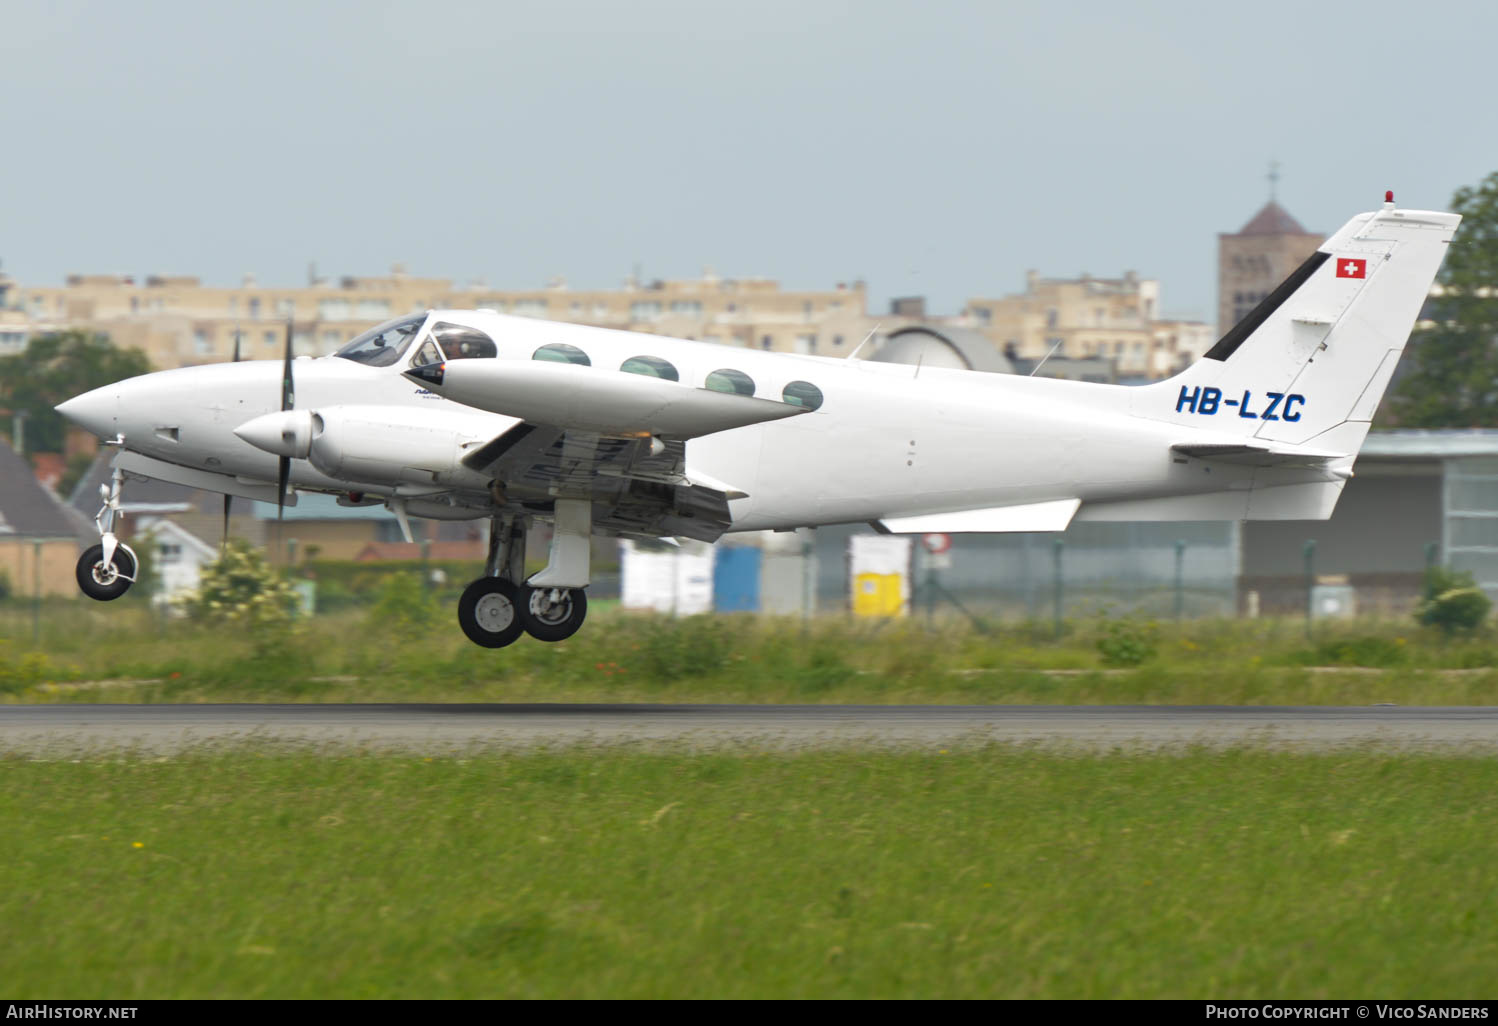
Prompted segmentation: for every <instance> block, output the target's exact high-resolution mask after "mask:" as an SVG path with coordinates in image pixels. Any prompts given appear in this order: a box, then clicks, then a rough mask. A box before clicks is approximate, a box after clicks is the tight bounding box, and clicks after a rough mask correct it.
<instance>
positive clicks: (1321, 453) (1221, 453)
mask: <svg viewBox="0 0 1498 1026" xmlns="http://www.w3.org/2000/svg"><path fill="white" fill-rule="evenodd" d="M1170 451H1171V452H1173V453H1177V454H1179V455H1181V456H1192V457H1195V458H1196V459H1199V460H1215V461H1216V462H1218V463H1237V464H1241V465H1244V466H1249V467H1324V466H1326V464H1328V463H1331V462H1333V461H1334V460H1341V459H1346V458H1347V455H1348V454H1347V453H1345V452H1327V451H1325V450H1322V449H1301V448H1296V447H1295V446H1291V445H1274V444H1272V443H1270V444H1262V443H1256V442H1206V443H1200V442H1191V443H1186V444H1182V445H1172V446H1171V447H1170Z"/></svg>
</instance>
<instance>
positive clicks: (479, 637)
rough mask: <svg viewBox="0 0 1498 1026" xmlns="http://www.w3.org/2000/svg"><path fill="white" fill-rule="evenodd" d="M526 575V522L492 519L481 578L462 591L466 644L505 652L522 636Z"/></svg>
mask: <svg viewBox="0 0 1498 1026" xmlns="http://www.w3.org/2000/svg"><path fill="white" fill-rule="evenodd" d="M524 573H525V520H524V518H521V517H512V516H511V517H495V518H494V519H493V520H492V521H490V525H489V558H488V560H487V561H486V563H485V565H484V576H483V577H480V578H479V579H478V580H476V581H474V582H473V583H472V584H470V585H469V586H468V587H467V588H465V589H463V595H462V597H461V598H459V599H458V625H459V626H460V627H462V628H463V633H464V634H466V635H468V640H469V641H471V642H473V643H474V644H475V645H483V646H484V647H485V648H504V647H505V646H506V645H511V644H514V643H515V640H516V639H517V638H519V637H520V635H521V634H523V633H524V632H525V623H524V622H523V621H522V620H521V618H520V605H521V597H520V588H519V586H517V585H516V584H515V581H516V580H517V579H519V578H520V577H521V576H523V575H524Z"/></svg>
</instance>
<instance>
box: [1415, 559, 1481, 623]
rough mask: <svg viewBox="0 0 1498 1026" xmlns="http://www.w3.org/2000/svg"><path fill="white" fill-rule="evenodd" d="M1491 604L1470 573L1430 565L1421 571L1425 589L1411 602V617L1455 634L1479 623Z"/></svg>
mask: <svg viewBox="0 0 1498 1026" xmlns="http://www.w3.org/2000/svg"><path fill="white" fill-rule="evenodd" d="M1492 608H1493V602H1492V600H1491V599H1489V598H1488V596H1487V595H1486V594H1485V593H1484V592H1483V590H1482V589H1481V588H1479V587H1478V586H1477V582H1476V581H1475V580H1473V579H1472V574H1471V573H1469V572H1468V571H1465V570H1452V569H1451V568H1449V567H1440V566H1433V567H1431V568H1430V569H1429V570H1427V571H1426V572H1425V593H1424V595H1423V596H1422V597H1421V599H1420V601H1419V602H1418V603H1417V604H1416V605H1415V619H1416V620H1418V621H1420V622H1421V623H1422V624H1425V625H1426V626H1427V627H1439V628H1440V629H1441V630H1442V631H1444V632H1445V633H1447V634H1455V633H1457V632H1458V631H1472V630H1476V629H1477V628H1478V627H1480V626H1482V624H1483V621H1485V620H1486V619H1487V618H1488V612H1489V611H1490V610H1491V609H1492Z"/></svg>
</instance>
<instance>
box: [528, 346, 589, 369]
mask: <svg viewBox="0 0 1498 1026" xmlns="http://www.w3.org/2000/svg"><path fill="white" fill-rule="evenodd" d="M531 359H532V360H547V361H550V362H551V363H575V364H577V365H578V366H579V367H591V366H592V365H593V361H592V360H589V359H588V354H587V353H585V352H583V351H582V350H581V349H579V348H577V346H569V345H566V344H564V343H561V342H553V343H552V344H551V345H547V346H542V347H541V348H540V349H537V350H536V351H535V352H534V353H532V354H531Z"/></svg>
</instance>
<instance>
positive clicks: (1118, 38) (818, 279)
mask: <svg viewBox="0 0 1498 1026" xmlns="http://www.w3.org/2000/svg"><path fill="white" fill-rule="evenodd" d="M1495 39H1498V5H1494V4H1492V3H1479V2H1467V3H1452V2H1441V0H1434V2H1423V3H1387V2H1378V0H1365V2H1349V3H1320V2H1311V0H1301V2H1297V3H1279V2H1255V3H1252V4H1208V3H1201V2H1194V3H1149V2H1144V3H1128V2H1116V3H1107V4H1103V3H1069V2H1064V0H1052V2H1048V3H1047V2H1042V3H1000V2H969V3H955V2H940V0H925V2H921V3H916V2H913V0H912V2H903V3H891V2H876V0H865V2H848V0H844V2H833V0H753V2H739V3H732V4H729V3H710V2H677V0H634V2H631V3H628V4H626V3H621V2H617V0H552V2H546V3H524V4H522V3H504V2H486V3H477V2H474V3H454V2H447V0H424V2H420V3H404V2H402V3H396V2H388V3H376V2H367V0H366V2H356V3H318V2H307V0H303V2H295V3H285V2H278V0H273V2H260V3H255V4H236V5H230V4H205V3H201V2H193V3H186V2H176V3H168V2H151V0H146V2H141V0H132V2H127V3H121V2H110V3H102V2H100V3H78V2H51V3H48V4H45V5H43V4H21V3H10V4H6V5H5V6H4V8H3V15H0V83H3V86H4V89H5V98H6V103H5V110H6V114H5V117H4V120H3V124H4V129H3V132H4V134H3V139H4V143H5V149H6V160H5V165H6V174H5V177H4V182H5V185H6V189H5V194H6V195H5V199H4V204H3V207H0V258H3V260H4V266H5V269H6V270H7V271H9V272H10V273H11V274H12V275H13V276H15V277H16V278H17V279H19V280H20V281H22V282H23V283H32V282H35V283H57V282H60V280H61V279H62V276H63V275H65V274H66V273H68V272H70V271H94V272H114V271H122V272H133V273H137V274H142V273H150V272H154V271H173V272H178V273H191V274H199V275H201V276H202V277H203V278H204V279H205V280H207V281H210V282H221V283H226V284H227V283H233V282H237V281H238V280H239V277H240V275H241V274H242V273H244V272H245V271H254V272H256V273H257V274H258V276H259V279H260V281H261V282H264V283H268V284H282V283H284V284H296V283H300V282H301V281H302V280H304V277H305V274H306V267H307V264H308V262H309V261H312V260H315V261H316V262H317V265H318V268H319V270H320V271H322V272H323V273H325V274H332V275H340V274H380V273H384V272H385V271H386V270H387V269H388V267H389V265H390V264H391V263H392V262H394V261H401V262H404V263H405V264H406V265H407V267H408V269H409V270H410V272H411V273H413V274H419V275H432V276H442V277H452V278H456V279H461V280H466V279H469V278H473V277H482V278H484V279H486V280H487V281H488V282H489V283H491V284H493V285H496V286H501V287H526V286H534V285H540V284H542V283H544V282H545V280H546V279H547V278H549V277H551V276H552V275H556V274H562V275H565V276H566V277H567V279H568V281H569V282H570V283H571V284H572V285H574V286H577V287H617V286H618V285H619V283H620V282H621V281H622V279H623V278H624V276H625V275H626V274H628V273H629V271H630V269H631V268H632V267H633V266H634V265H636V264H638V265H639V266H640V267H641V269H642V271H643V273H644V274H645V276H646V277H691V276H695V275H697V274H698V273H700V271H701V269H702V268H703V266H704V265H711V266H712V267H713V268H714V269H716V270H717V271H718V272H719V273H720V274H723V275H726V276H749V275H764V276H771V277H775V278H778V279H780V280H781V282H782V283H783V284H785V285H786V286H788V287H802V288H821V287H828V286H831V285H832V284H834V283H836V282H838V281H846V280H851V279H853V278H857V277H863V278H864V279H866V280H867V281H868V283H869V289H870V293H871V297H872V303H871V307H872V308H873V309H874V310H876V311H877V310H880V309H882V308H883V305H884V303H885V302H886V301H887V299H888V298H889V297H890V296H893V295H910V294H923V295H926V296H927V297H928V298H929V300H930V303H931V309H932V310H933V311H935V312H956V311H957V310H958V309H960V308H961V306H962V304H963V302H964V301H965V300H966V299H967V298H968V297H970V296H975V295H999V294H1003V293H1006V292H1012V291H1018V290H1019V289H1020V288H1021V287H1022V285H1023V276H1024V272H1025V270H1026V269H1027V268H1032V267H1033V268H1036V269H1038V270H1039V271H1041V272H1042V273H1044V274H1048V275H1073V274H1077V273H1079V272H1081V271H1084V270H1085V271H1088V272H1090V273H1092V274H1095V275H1114V274H1118V273H1120V272H1122V271H1123V270H1125V269H1134V270H1137V271H1139V272H1140V273H1141V274H1144V275H1147V276H1151V277H1157V278H1159V279H1161V280H1162V283H1163V293H1164V308H1165V310H1166V311H1167V312H1170V313H1178V314H1181V315H1188V316H1195V317H1199V318H1201V319H1205V320H1209V321H1210V320H1212V319H1213V316H1214V302H1215V297H1214V291H1215V279H1214V273H1215V272H1214V266H1215V258H1216V235H1217V233H1218V232H1220V231H1234V230H1236V229H1237V228H1238V227H1239V226H1241V225H1242V223H1243V222H1244V221H1246V220H1247V219H1248V218H1249V217H1250V216H1251V215H1252V214H1253V213H1254V212H1255V211H1256V210H1257V209H1258V208H1259V206H1260V205H1262V204H1263V202H1264V200H1265V198H1266V190H1267V184H1266V182H1265V178H1264V175H1265V170H1266V165H1267V163H1268V161H1269V160H1270V159H1271V158H1277V159H1278V160H1279V161H1280V162H1281V163H1282V165H1283V179H1282V181H1281V183H1280V190H1279V192H1280V199H1281V202H1282V203H1283V204H1284V205H1285V207H1286V208H1287V209H1289V210H1290V212H1291V213H1293V214H1294V215H1295V216H1296V217H1298V218H1299V219H1300V221H1301V222H1302V223H1303V224H1304V225H1305V226H1306V227H1307V228H1308V229H1311V230H1316V231H1327V232H1330V231H1332V230H1333V229H1334V228H1336V227H1337V226H1338V225H1340V224H1341V223H1342V222H1343V221H1344V220H1345V219H1346V218H1347V217H1349V216H1350V215H1352V214H1354V213H1356V212H1357V211H1360V210H1366V209H1370V208H1371V207H1372V206H1375V205H1376V204H1377V203H1378V201H1379V200H1381V199H1382V196H1383V190H1384V189H1386V188H1392V189H1394V190H1395V191H1396V195H1397V197H1398V199H1399V200H1400V202H1401V203H1402V204H1404V205H1407V206H1426V207H1444V206H1445V205H1446V204H1447V203H1448V201H1449V200H1450V197H1451V193H1452V191H1453V190H1454V189H1455V188H1456V187H1457V186H1460V185H1463V184H1471V183H1475V182H1477V181H1479V180H1480V179H1482V178H1483V177H1484V176H1486V175H1487V174H1489V173H1490V172H1492V171H1494V170H1495V169H1498V132H1495V129H1498V117H1495V116H1494V114H1493V110H1494V101H1493V93H1494V84H1493V83H1494V78H1493V71H1492V65H1491V61H1492V56H1493V49H1494V40H1495Z"/></svg>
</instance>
